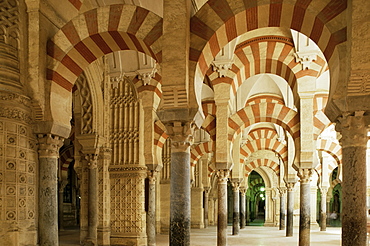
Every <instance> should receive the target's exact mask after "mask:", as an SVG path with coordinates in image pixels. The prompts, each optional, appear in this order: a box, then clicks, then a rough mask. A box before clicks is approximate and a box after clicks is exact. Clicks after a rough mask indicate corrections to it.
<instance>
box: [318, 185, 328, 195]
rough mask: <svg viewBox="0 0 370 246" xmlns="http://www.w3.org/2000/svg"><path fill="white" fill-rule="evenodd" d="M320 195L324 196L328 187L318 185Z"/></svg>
mask: <svg viewBox="0 0 370 246" xmlns="http://www.w3.org/2000/svg"><path fill="white" fill-rule="evenodd" d="M320 191H321V197H326V195H327V193H328V187H320Z"/></svg>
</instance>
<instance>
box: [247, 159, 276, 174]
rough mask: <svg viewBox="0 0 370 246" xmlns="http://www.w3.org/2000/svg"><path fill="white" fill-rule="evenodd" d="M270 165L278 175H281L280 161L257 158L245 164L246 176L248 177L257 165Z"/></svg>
mask: <svg viewBox="0 0 370 246" xmlns="http://www.w3.org/2000/svg"><path fill="white" fill-rule="evenodd" d="M262 166H264V167H269V168H271V169H272V171H274V172H275V174H276V175H277V176H279V175H280V165H279V163H277V162H275V161H273V160H270V159H257V160H254V161H252V162H250V163H248V164H247V165H245V171H246V172H245V177H248V176H249V174H250V173H251V172H252V171H253V170H254V169H256V168H257V167H262Z"/></svg>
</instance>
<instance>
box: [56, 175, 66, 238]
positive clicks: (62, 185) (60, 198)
mask: <svg viewBox="0 0 370 246" xmlns="http://www.w3.org/2000/svg"><path fill="white" fill-rule="evenodd" d="M66 185H67V181H66V180H62V181H60V182H58V191H59V192H58V222H59V231H64V225H63V221H64V215H63V213H64V212H63V206H64V205H63V193H64V188H65V187H66Z"/></svg>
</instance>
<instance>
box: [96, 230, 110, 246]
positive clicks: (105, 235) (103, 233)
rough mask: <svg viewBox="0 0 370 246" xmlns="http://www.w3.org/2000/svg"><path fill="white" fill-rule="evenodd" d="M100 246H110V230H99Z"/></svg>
mask: <svg viewBox="0 0 370 246" xmlns="http://www.w3.org/2000/svg"><path fill="white" fill-rule="evenodd" d="M98 245H101V246H105V245H110V228H109V227H106V228H98Z"/></svg>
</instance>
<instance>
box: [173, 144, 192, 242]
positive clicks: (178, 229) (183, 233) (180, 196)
mask: <svg viewBox="0 0 370 246" xmlns="http://www.w3.org/2000/svg"><path fill="white" fill-rule="evenodd" d="M170 179H171V183H170V200H171V208H170V245H190V154H189V148H188V151H187V152H172V153H171V178H170Z"/></svg>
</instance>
